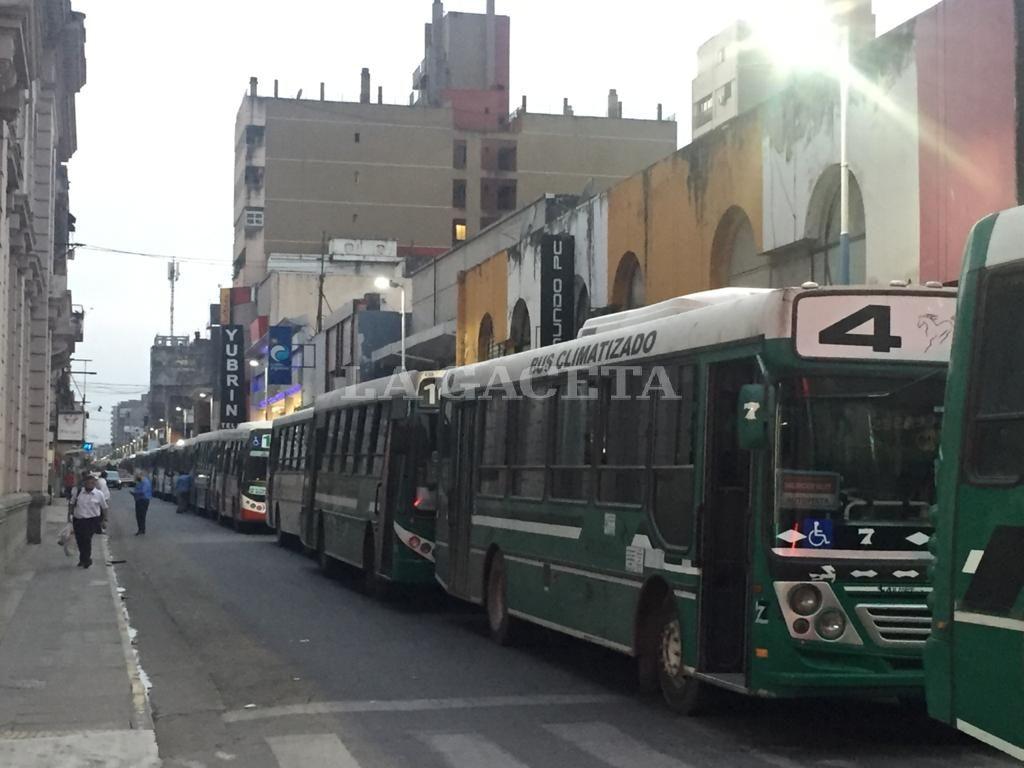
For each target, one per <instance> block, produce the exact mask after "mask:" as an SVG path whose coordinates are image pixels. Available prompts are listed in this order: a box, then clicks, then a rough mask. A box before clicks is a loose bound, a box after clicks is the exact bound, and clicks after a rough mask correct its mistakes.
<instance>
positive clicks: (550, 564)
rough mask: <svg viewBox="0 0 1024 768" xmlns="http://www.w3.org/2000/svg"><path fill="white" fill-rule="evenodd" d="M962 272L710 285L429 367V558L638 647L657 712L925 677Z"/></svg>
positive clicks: (516, 602)
mask: <svg viewBox="0 0 1024 768" xmlns="http://www.w3.org/2000/svg"><path fill="white" fill-rule="evenodd" d="M955 304H956V295H955V292H953V291H950V290H946V289H943V288H942V287H941V286H928V287H921V288H914V289H909V288H906V287H903V286H899V287H889V288H878V289H874V288H863V289H853V288H827V289H826V288H820V287H818V286H817V285H815V284H813V283H808V284H805V285H804V286H803V287H802V288H793V289H780V290H768V289H747V288H743V289H741V288H728V289H721V290H715V291H707V292H704V293H699V294H693V295H690V296H684V297H679V298H676V299H671V300H669V301H666V302H663V303H661V304H657V305H653V306H651V307H646V308H643V309H638V310H630V311H628V312H622V313H618V314H613V315H607V316H604V317H600V318H594V319H592V320H590V321H588V322H587V323H586V325H585V326H584V328H583V329H582V330H581V332H580V334H579V337H578V338H577V339H575V340H572V341H569V342H565V343H561V344H557V345H553V346H550V347H544V348H541V349H537V350H532V351H527V352H522V353H519V354H516V355H512V356H509V357H505V358H499V359H496V360H490V361H486V362H481V363H477V364H474V365H471V366H466V367H463V368H457V369H454V370H452V371H450V372H449V373H447V374H446V376H445V378H444V380H443V382H442V387H441V403H442V419H441V428H440V438H439V439H440V442H439V456H438V459H439V463H440V467H439V478H440V492H439V498H440V503H439V509H438V520H437V542H436V545H437V549H436V552H437V555H436V559H437V563H436V573H437V579H438V581H440V582H441V584H442V585H443V586H444V587H445V588H446V589H447V590H448V592H450V593H451V594H452V595H455V596H457V597H459V598H462V599H464V600H468V601H471V602H475V603H478V604H481V605H482V606H484V607H485V609H486V614H487V618H488V623H489V626H490V632H491V634H492V636H493V637H494V639H495V640H497V641H499V642H506V641H507V640H508V638H509V636H510V634H511V632H512V631H513V629H514V625H515V622H517V621H519V620H525V621H529V622H533V623H536V624H539V625H542V626H544V627H548V628H550V629H553V630H556V631H559V632H563V633H566V634H569V635H572V636H575V637H577V638H581V639H584V640H588V641H592V642H594V643H598V644H600V645H603V646H606V647H608V648H612V649H615V650H617V651H621V652H623V653H625V654H629V655H631V656H634V657H636V658H637V660H638V669H639V673H640V676H641V680H642V682H643V683H644V684H646V685H650V686H651V687H654V686H656V685H657V684H659V683H660V687H661V690H662V692H663V694H664V697H665V699H666V700H667V701H668V703H669V704H670V705H671V706H672V707H673V708H675V709H677V710H679V711H683V712H694V711H696V710H698V709H699V708H700V707H701V704H702V701H703V699H704V695H703V694H704V693H705V692H706V691H707V690H708V687H709V686H717V687H721V688H726V689H730V690H732V691H736V692H742V693H747V694H752V695H758V696H768V697H771V696H779V697H782V696H786V697H794V696H811V695H814V696H818V695H837V694H885V695H891V696H911V697H913V696H916V697H918V698H920V697H921V696H923V684H924V673H923V668H922V649H923V646H924V641H925V639H926V637H927V634H928V631H929V626H930V616H929V613H928V609H927V606H926V605H925V600H926V598H927V594H928V592H929V591H930V590H931V587H930V585H929V582H928V581H927V576H926V572H927V566H928V564H929V562H930V560H931V556H930V555H929V553H928V550H927V543H928V540H929V536H930V533H931V526H930V523H929V519H928V510H929V506H930V505H931V504H932V503H933V500H934V499H933V495H934V477H933V476H934V461H935V458H936V455H937V449H938V435H939V425H940V421H941V408H942V403H943V393H944V379H945V373H946V370H947V366H948V355H949V346H950V340H949V335H948V334H947V333H946V329H947V328H951V324H952V319H953V315H954V312H955Z"/></svg>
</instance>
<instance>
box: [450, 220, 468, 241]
mask: <svg viewBox="0 0 1024 768" xmlns="http://www.w3.org/2000/svg"><path fill="white" fill-rule="evenodd" d="M465 239H466V220H465V219H453V220H452V245H455V244H456V243H461V242H463V241H464V240H465Z"/></svg>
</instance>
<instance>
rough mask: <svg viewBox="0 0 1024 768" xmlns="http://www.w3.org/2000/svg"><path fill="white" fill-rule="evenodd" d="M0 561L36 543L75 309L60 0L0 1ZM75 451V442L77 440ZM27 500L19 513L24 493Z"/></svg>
mask: <svg viewBox="0 0 1024 768" xmlns="http://www.w3.org/2000/svg"><path fill="white" fill-rule="evenodd" d="M0 71H2V72H3V73H4V74H3V77H2V78H0V168H3V172H4V192H5V194H4V195H3V196H2V197H0V403H2V404H3V405H2V406H0V523H4V524H3V525H0V562H2V561H3V560H4V557H5V555H6V553H7V552H8V551H9V549H10V548H12V547H13V546H14V544H16V543H19V542H24V541H25V539H26V537H25V531H26V521H27V528H28V540H29V541H38V539H39V535H40V523H39V519H40V517H39V514H38V510H39V507H40V505H41V504H42V503H43V501H44V500H45V498H46V496H45V494H46V493H47V491H48V489H49V488H50V487H51V486H52V485H53V483H54V479H55V475H56V468H57V466H59V460H60V453H61V450H62V446H61V445H60V444H59V443H55V440H56V438H57V437H59V435H58V434H57V426H58V412H59V411H60V410H62V409H64V408H67V409H72V408H77V410H78V412H79V413H78V414H77V415H73V416H72V417H71V418H72V420H75V419H78V420H79V423H84V421H83V420H84V414H82V413H81V408H80V406H75V405H74V400H73V398H72V397H71V394H70V390H69V388H68V387H69V378H68V377H69V370H70V364H71V363H70V360H71V355H72V353H73V352H74V348H75V344H76V343H77V342H80V341H81V340H82V327H83V322H84V312H83V311H82V309H81V307H76V306H74V305H73V304H72V303H71V294H70V292H69V291H68V287H67V262H68V260H69V259H70V258H71V256H72V254H71V252H70V251H69V248H68V243H69V241H70V238H69V230H71V229H72V222H73V217H72V216H71V215H70V213H69V205H68V177H67V169H66V167H65V165H64V163H65V162H66V161H67V160H68V159H69V158H70V157H71V155H72V154H73V153H74V151H75V148H76V125H75V94H76V93H78V91H79V90H80V89H81V87H82V85H83V84H84V83H85V17H84V16H83V15H82V14H81V13H77V12H75V11H73V10H72V9H71V4H70V2H69V0H8V1H7V2H4V3H3V4H2V5H0ZM78 447H81V446H80V439H79V445H78ZM33 497H34V498H35V499H36V500H37V504H36V505H35V506H34V507H32V509H31V510H30V503H31V500H32V498H33Z"/></svg>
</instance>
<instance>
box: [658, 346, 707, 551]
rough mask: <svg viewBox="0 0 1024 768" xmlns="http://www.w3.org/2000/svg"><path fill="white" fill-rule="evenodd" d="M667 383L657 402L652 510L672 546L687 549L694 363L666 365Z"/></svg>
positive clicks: (690, 511)
mask: <svg viewBox="0 0 1024 768" xmlns="http://www.w3.org/2000/svg"><path fill="white" fill-rule="evenodd" d="M663 370H664V372H665V374H666V375H667V377H668V380H667V381H666V382H662V384H664V385H667V386H664V387H659V391H657V393H656V394H655V398H656V399H655V402H654V456H653V461H652V469H651V476H652V483H653V493H652V494H651V512H652V515H653V517H654V524H655V527H656V528H657V529H658V533H660V534H661V537H662V538H663V539H664V540H665V543H666V544H668V545H669V546H670V547H675V548H679V549H688V548H689V546H690V540H691V537H692V531H693V508H694V505H693V496H694V487H693V484H694V450H693V424H694V409H695V405H696V397H695V390H694V369H693V366H689V365H684V366H671V367H667V368H665V369H663Z"/></svg>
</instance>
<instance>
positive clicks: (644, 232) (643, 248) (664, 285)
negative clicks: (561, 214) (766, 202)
mask: <svg viewBox="0 0 1024 768" xmlns="http://www.w3.org/2000/svg"><path fill="white" fill-rule="evenodd" d="M762 197H763V193H762V152H761V123H760V118H759V116H758V115H757V114H756V113H748V114H747V115H743V116H741V117H739V118H737V119H736V120H733V121H731V122H730V123H727V124H726V125H724V126H722V127H721V128H719V129H717V130H714V131H712V132H710V133H708V134H705V135H704V136H702V137H701V138H699V139H698V140H697V141H696V142H694V143H693V144H690V145H689V146H687V147H684V148H683V149H681V150H679V151H677V152H675V153H674V154H672V155H670V156H669V157H667V158H665V159H664V160H662V161H660V162H658V163H656V164H655V165H653V166H651V167H650V168H648V169H647V170H645V171H643V172H642V173H639V174H637V175H636V176H633V177H631V178H629V179H627V180H625V181H623V182H621V183H619V184H617V185H616V186H614V187H612V188H611V189H610V190H609V191H608V290H609V303H614V302H615V301H616V299H617V297H616V296H615V293H614V288H615V275H616V271H617V270H618V267H619V262H620V261H621V260H622V257H623V256H624V255H625V254H626V253H629V252H632V253H634V254H636V257H637V260H638V261H639V262H640V266H641V268H642V269H643V271H644V281H645V288H646V303H648V304H653V303H655V302H658V301H662V300H664V299H668V298H671V297H673V296H680V295H682V294H686V293H693V292H695V291H702V290H706V289H708V288H713V287H718V286H714V285H712V284H711V274H712V245H713V243H714V239H715V231H716V229H717V228H718V225H719V223H720V222H721V221H722V218H723V217H724V216H725V214H726V212H727V211H729V209H730V208H732V207H734V206H738V207H739V208H741V209H743V211H744V212H745V213H746V214H747V217H748V218H749V219H750V224H751V227H752V228H753V231H754V239H755V242H756V245H757V249H758V251H760V250H761V248H762V244H761V241H762V236H761V235H762Z"/></svg>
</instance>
